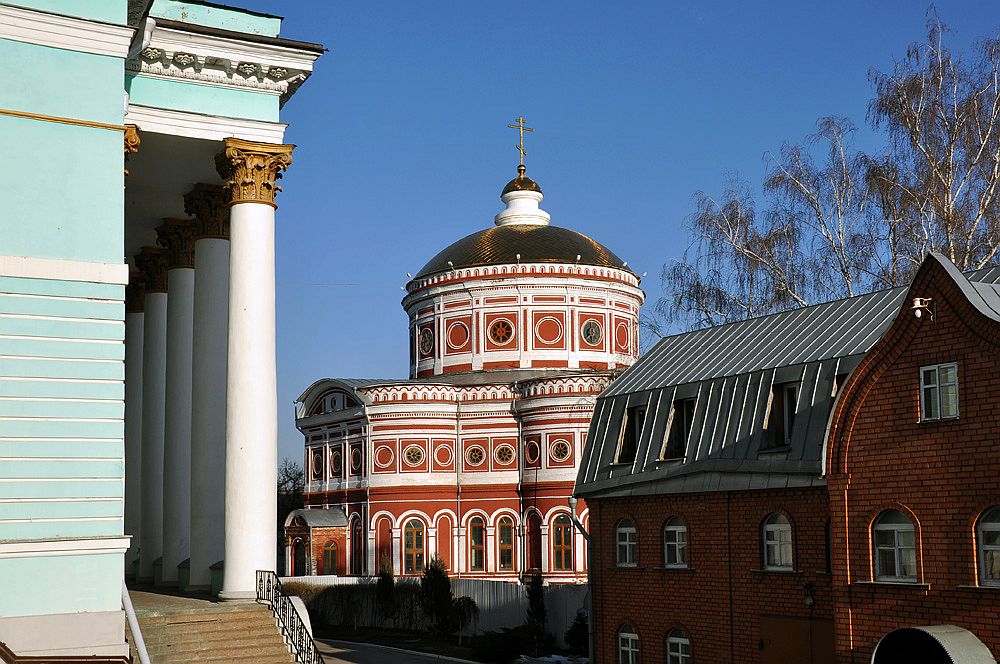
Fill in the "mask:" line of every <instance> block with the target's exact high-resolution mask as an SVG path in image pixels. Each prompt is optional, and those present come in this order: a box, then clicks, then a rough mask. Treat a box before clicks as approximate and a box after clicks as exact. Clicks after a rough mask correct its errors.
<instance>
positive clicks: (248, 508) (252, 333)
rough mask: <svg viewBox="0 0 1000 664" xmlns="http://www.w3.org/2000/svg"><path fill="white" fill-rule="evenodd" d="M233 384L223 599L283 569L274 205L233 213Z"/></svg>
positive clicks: (243, 595) (245, 593)
mask: <svg viewBox="0 0 1000 664" xmlns="http://www.w3.org/2000/svg"><path fill="white" fill-rule="evenodd" d="M229 220H230V239H231V245H230V281H229V349H228V358H229V372H228V377H227V381H226V385H227V388H226V479H225V483H226V487H225V495H226V507H225V523H226V527H225V560H226V571H225V577H224V581H223V586H222V592H221V593H220V595H219V596H220V598H222V599H247V598H252V597H255V596H256V571H257V570H259V569H260V570H274V569H275V562H276V561H275V522H276V521H277V518H278V514H277V502H276V498H275V493H276V491H277V482H278V477H277V464H278V451H277V436H278V424H277V423H278V397H277V385H276V380H277V379H276V373H275V343H274V325H275V322H274V208H273V207H271V206H270V205H266V204H263V203H237V204H235V205H233V206H232V208H230V217H229Z"/></svg>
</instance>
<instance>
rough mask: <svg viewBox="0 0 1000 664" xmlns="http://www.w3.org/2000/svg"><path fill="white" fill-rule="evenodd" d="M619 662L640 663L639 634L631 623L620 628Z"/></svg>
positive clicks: (625, 663)
mask: <svg viewBox="0 0 1000 664" xmlns="http://www.w3.org/2000/svg"><path fill="white" fill-rule="evenodd" d="M618 664H639V635H638V634H636V632H635V628H634V627H632V626H631V625H623V626H622V627H621V628H619V630H618Z"/></svg>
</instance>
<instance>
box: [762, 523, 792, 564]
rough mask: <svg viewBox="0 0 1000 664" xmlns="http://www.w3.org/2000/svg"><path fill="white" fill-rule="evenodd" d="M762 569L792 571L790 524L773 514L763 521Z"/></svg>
mask: <svg viewBox="0 0 1000 664" xmlns="http://www.w3.org/2000/svg"><path fill="white" fill-rule="evenodd" d="M763 534H764V569H792V524H791V523H790V522H789V521H788V518H787V517H785V515H784V514H779V513H777V512H775V513H774V514H771V515H770V516H769V517H767V519H766V520H765V521H764V533H763Z"/></svg>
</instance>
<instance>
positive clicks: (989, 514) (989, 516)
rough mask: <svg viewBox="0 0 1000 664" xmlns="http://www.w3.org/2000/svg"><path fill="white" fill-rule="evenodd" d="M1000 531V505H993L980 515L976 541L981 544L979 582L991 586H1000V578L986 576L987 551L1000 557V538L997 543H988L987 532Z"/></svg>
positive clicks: (993, 555)
mask: <svg viewBox="0 0 1000 664" xmlns="http://www.w3.org/2000/svg"><path fill="white" fill-rule="evenodd" d="M987 532H991V533H1000V505H998V506H996V507H991V508H989V509H988V510H986V511H985V512H983V515H982V516H980V517H979V522H978V523H977V524H976V542H977V543H978V544H979V584H980V585H982V586H987V587H990V588H998V587H1000V578H995V579H989V578H987V577H986V558H987V553H989V554H991V555H992V557H995V558H997V559H1000V539H998V543H997V544H987V543H986V533H987Z"/></svg>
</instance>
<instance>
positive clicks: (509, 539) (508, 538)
mask: <svg viewBox="0 0 1000 664" xmlns="http://www.w3.org/2000/svg"><path fill="white" fill-rule="evenodd" d="M513 541H514V528H513V526H508V525H501V526H500V544H511V543H513Z"/></svg>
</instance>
